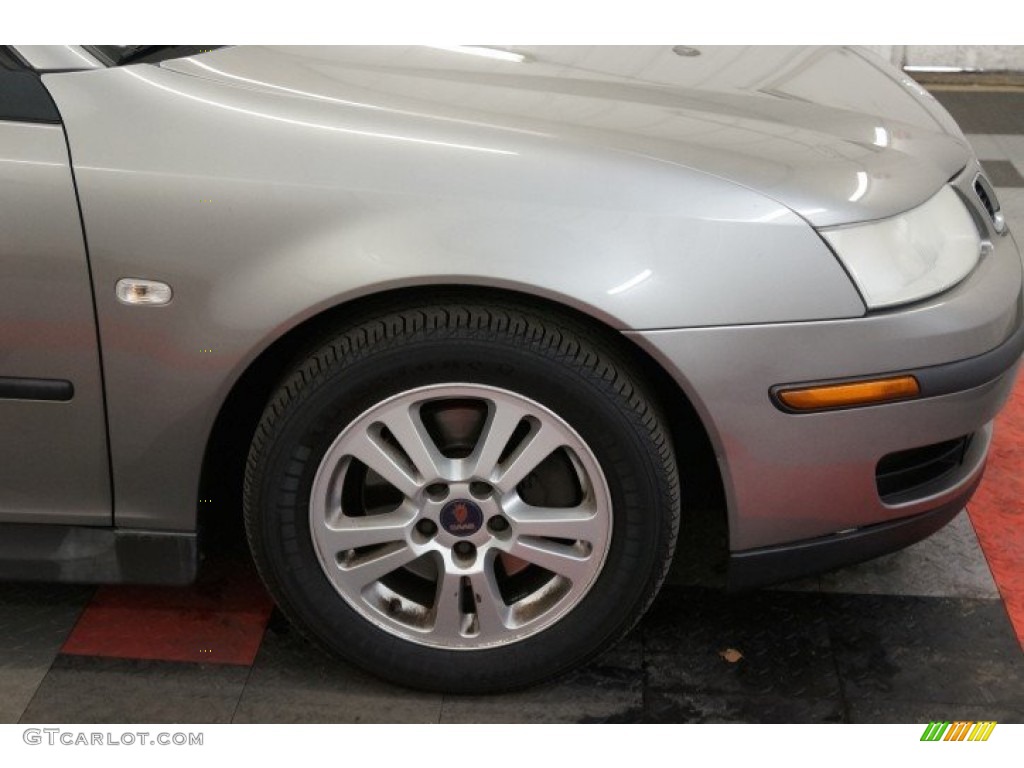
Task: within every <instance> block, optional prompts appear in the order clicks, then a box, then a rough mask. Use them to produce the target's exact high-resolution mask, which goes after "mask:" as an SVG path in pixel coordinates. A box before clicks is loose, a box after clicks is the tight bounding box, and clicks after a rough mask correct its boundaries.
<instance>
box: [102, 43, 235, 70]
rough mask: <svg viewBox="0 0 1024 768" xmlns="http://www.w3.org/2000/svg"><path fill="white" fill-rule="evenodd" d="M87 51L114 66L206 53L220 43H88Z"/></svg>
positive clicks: (217, 46)
mask: <svg viewBox="0 0 1024 768" xmlns="http://www.w3.org/2000/svg"><path fill="white" fill-rule="evenodd" d="M83 47H84V48H85V49H86V50H87V51H89V52H90V53H92V54H93V55H94V56H97V57H98V58H99V59H100V60H101V61H103V62H105V63H106V64H108V65H109V66H112V67H120V66H121V65H123V64H136V63H139V62H148V63H154V62H158V61H164V60H165V59H177V58H181V57H182V56H194V55H195V54H197V53H205V52H206V51H212V50H214V49H216V48H222V47H223V46H220V45H86V46H83Z"/></svg>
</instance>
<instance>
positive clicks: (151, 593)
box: [0, 88, 1024, 723]
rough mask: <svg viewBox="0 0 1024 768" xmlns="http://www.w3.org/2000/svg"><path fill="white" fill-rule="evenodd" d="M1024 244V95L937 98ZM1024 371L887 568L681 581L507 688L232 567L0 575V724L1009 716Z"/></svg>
mask: <svg viewBox="0 0 1024 768" xmlns="http://www.w3.org/2000/svg"><path fill="white" fill-rule="evenodd" d="M936 95H937V96H938V97H939V98H940V100H942V101H943V103H945V104H946V105H947V106H948V107H949V108H950V110H951V111H952V112H953V113H954V116H955V117H956V118H957V119H958V120H959V121H960V123H961V125H962V126H963V127H964V129H965V131H966V132H967V133H968V134H969V138H970V139H971V141H972V142H973V143H974V145H975V148H976V149H977V151H978V153H979V156H980V157H981V158H982V160H983V162H984V163H985V166H986V168H987V169H988V171H989V174H990V176H991V178H992V180H993V182H994V183H995V185H996V187H997V189H998V194H999V197H1000V199H1001V201H1002V205H1003V209H1004V210H1005V211H1006V212H1007V214H1008V218H1009V219H1010V221H1011V225H1012V226H1013V227H1014V229H1015V231H1016V232H1024V178H1022V174H1024V90H1001V91H980V92H979V91H975V90H970V89H962V88H950V89H946V90H938V91H937V92H936ZM1022 469H1024V380H1022V381H1021V383H1020V384H1019V385H1018V387H1017V390H1016V393H1015V395H1014V397H1013V399H1012V401H1011V403H1010V405H1009V406H1008V408H1007V410H1006V411H1005V412H1004V413H1003V414H1002V416H1001V417H1000V420H999V423H998V426H997V432H996V438H995V444H994V448H993V453H992V457H991V459H990V464H989V469H988V471H987V474H986V477H985V480H984V482H983V484H982V487H981V490H980V491H979V492H978V494H977V496H976V497H975V499H974V500H973V501H972V503H971V505H970V509H969V512H968V514H962V515H961V516H960V517H958V518H957V519H956V520H955V521H954V522H953V523H952V524H951V525H950V526H948V527H947V528H945V529H944V530H943V531H941V532H940V533H938V534H936V535H935V536H934V537H932V538H931V539H929V540H927V541H925V542H922V543H921V544H918V545H916V546H914V547H911V548H910V549H907V550H905V551H903V552H900V553H897V554H895V555H890V556H888V557H885V558H882V559H879V560H876V561H874V562H872V563H868V564H865V565H861V566H858V567H854V568H848V569H845V570H842V571H839V572H835V573H831V574H828V575H825V576H822V577H820V578H814V579H808V580H805V581H802V582H799V583H796V584H789V585H785V586H784V587H781V588H777V589H773V590H763V591H759V592H751V593H747V594H740V595H726V594H723V593H721V592H718V591H715V590H711V589H706V588H702V587H699V586H694V585H693V583H692V581H691V580H690V579H689V578H688V576H687V569H686V568H685V567H682V565H681V567H679V568H676V569H675V570H674V571H673V574H672V575H671V576H670V580H669V584H668V585H667V586H666V587H665V589H664V590H663V591H662V594H661V596H660V597H659V598H658V600H657V602H656V603H655V605H654V607H653V609H652V610H651V612H650V614H649V615H648V616H647V617H646V618H645V619H644V621H643V622H642V623H641V625H640V626H639V628H638V629H636V630H635V631H634V632H633V633H632V634H631V635H630V636H629V637H628V638H627V639H626V640H625V641H624V642H623V643H621V644H620V645H619V646H618V647H616V648H615V649H613V650H612V651H610V652H609V653H607V654H606V655H604V656H603V657H601V658H600V659H598V660H597V661H596V662H594V663H592V664H591V665H590V666H588V667H587V668H586V669H583V670H582V671H579V672H577V673H575V674H572V675H570V676H569V677H567V678H564V679H562V680H560V681H558V682H556V683H554V684H551V685H549V686H546V687H542V688H537V689H533V690H529V691H525V692H522V693H516V694H509V695H505V696H495V697H482V698H467V697H453V696H440V695H430V694H424V693H416V692H410V691H407V690H404V689H401V688H396V687H393V686H389V685H386V684H383V683H380V682H378V681H376V680H375V679H373V678H371V677H368V676H366V675H364V674H362V673H361V672H358V671H356V670H354V669H352V668H351V667H349V666H347V665H345V664H342V663H341V662H337V661H335V660H333V659H332V658H330V657H328V656H327V655H325V654H323V653H321V652H320V651H319V650H317V649H316V648H314V647H312V646H311V645H309V644H308V643H307V642H305V641H304V640H303V639H302V638H301V637H299V636H297V634H296V632H295V631H294V630H292V629H290V628H289V626H288V625H287V623H286V622H285V621H284V620H283V619H281V618H280V616H278V615H277V614H276V613H275V612H274V611H273V610H272V607H271V604H270V602H269V600H268V599H267V597H266V595H265V593H264V592H263V590H262V588H261V587H260V585H259V583H258V581H257V580H256V579H255V577H254V575H253V572H252V569H251V566H250V565H249V564H248V562H247V560H246V559H245V558H244V557H243V556H238V555H220V556H217V557H214V558H212V559H211V560H209V561H207V563H206V564H205V565H204V570H203V574H202V577H201V579H200V582H199V583H198V584H197V585H196V586H194V587H192V588H188V589H171V588H142V587H103V588H99V589H97V588H93V587H76V586H66V585H53V584H0V722H19V721H20V722H23V723H62V722H64V723H67V722H75V723H87V722H107V723H133V722H140V723H149V722H153V723H156V722H230V721H234V722H357V721H362V722H438V721H440V722H465V721H472V722H485V721H517V722H522V721H525V722H551V721H560V722H564V721H587V722H624V721H627V722H636V721H655V722H846V721H851V722H918V723H927V722H929V721H931V720H950V721H953V720H997V721H1000V722H1006V721H1010V722H1018V723H1019V722H1024V654H1022V646H1024V472H1022Z"/></svg>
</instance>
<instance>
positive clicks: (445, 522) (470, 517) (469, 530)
mask: <svg viewBox="0 0 1024 768" xmlns="http://www.w3.org/2000/svg"><path fill="white" fill-rule="evenodd" d="M483 524H484V513H483V512H482V511H481V509H480V507H478V506H477V505H476V504H474V503H473V502H472V501H469V500H468V499H455V500H454V501H449V502H448V503H447V504H445V505H444V507H442V508H441V527H442V528H444V529H445V530H446V531H448V533H450V534H451V535H452V536H472V535H473V534H474V533H476V532H477V531H479V530H480V526H482V525H483Z"/></svg>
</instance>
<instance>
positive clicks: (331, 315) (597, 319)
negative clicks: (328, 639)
mask: <svg viewBox="0 0 1024 768" xmlns="http://www.w3.org/2000/svg"><path fill="white" fill-rule="evenodd" d="M440 292H443V293H445V294H446V295H451V296H453V297H454V298H462V297H464V298H466V299H472V300H474V301H481V300H483V301H486V300H488V299H491V300H496V299H502V300H505V301H513V302H516V303H519V304H523V305H526V306H529V307H534V308H543V309H545V310H547V311H549V312H553V313H556V314H561V315H563V316H565V317H571V318H573V319H575V320H576V321H577V322H582V323H584V324H586V325H588V326H590V327H591V328H592V329H594V330H595V331H596V332H597V333H599V334H601V335H602V336H603V337H604V338H606V339H607V340H609V341H610V342H611V343H613V344H615V346H616V347H617V348H618V350H619V351H620V353H621V354H623V355H624V356H625V357H626V358H627V360H628V362H629V363H630V364H631V365H632V366H633V367H634V368H635V369H636V370H637V371H638V373H639V374H640V375H641V376H642V377H643V379H644V381H645V383H646V385H647V386H648V388H649V389H650V390H651V393H652V395H653V396H654V398H655V399H656V401H657V402H658V403H659V405H660V406H661V407H662V408H663V409H664V411H665V414H666V417H667V419H668V422H669V425H670V430H671V434H672V439H673V443H674V445H675V449H676V460H677V465H678V469H679V475H680V482H681V486H682V503H683V509H684V519H683V523H682V526H681V532H686V531H689V530H691V526H696V527H697V529H698V530H699V531H701V533H702V535H703V540H704V542H705V543H707V541H708V536H709V534H710V535H711V537H712V538H711V541H713V545H712V546H711V547H702V559H703V556H704V555H710V559H709V560H708V562H709V563H713V566H712V570H716V571H717V569H718V567H719V564H720V563H721V562H724V558H725V556H726V554H727V550H728V543H727V542H728V535H727V525H728V523H727V515H726V507H725V494H724V491H723V486H722V478H721V474H720V471H719V468H718V463H717V460H716V457H715V450H714V447H713V444H712V441H711V437H710V434H709V431H708V428H707V427H706V425H705V424H704V422H703V420H702V419H701V417H700V415H699V414H698V412H697V409H696V408H695V407H694V405H693V403H692V402H691V399H690V397H689V396H688V395H687V393H686V392H685V391H684V389H683V387H682V386H680V384H679V383H678V382H677V381H676V380H675V379H674V378H673V377H672V376H671V374H669V373H668V371H667V370H666V369H665V368H664V367H663V366H662V364H661V363H659V362H658V361H657V360H656V359H655V358H654V357H653V356H652V355H651V354H650V353H649V352H648V351H647V350H645V349H643V348H642V347H641V346H640V345H638V344H636V343H635V342H634V341H633V340H632V339H630V338H628V337H627V336H625V335H623V334H621V333H620V332H618V331H617V330H616V329H615V328H614V327H613V326H612V325H611V322H610V318H608V317H605V316H601V315H599V314H598V313H596V312H594V313H588V312H584V311H582V310H581V309H578V308H575V307H570V306H567V305H566V304H563V303H560V302H558V301H555V300H552V299H549V298H545V297H540V296H537V295H534V294H530V293H525V292H522V291H517V290H509V289H506V288H493V287H481V286H477V285H472V286H469V285H458V284H435V285H421V286H414V287H407V288H396V289H389V290H382V291H379V292H375V293H372V294H368V295H364V296H360V297H358V298H355V299H351V300H349V301H345V302H342V303H339V304H336V305H333V306H330V307H327V308H325V309H322V310H321V311H319V312H317V313H316V314H313V315H311V316H310V317H307V318H305V319H303V320H302V321H300V322H299V323H297V324H296V325H295V326H293V327H291V328H289V329H288V330H286V331H285V332H284V333H282V334H281V335H279V336H278V337H277V338H276V339H274V340H273V341H272V342H271V343H270V344H268V345H267V346H266V347H264V348H263V349H262V350H261V351H260V352H259V353H258V354H257V355H256V357H255V358H253V359H252V360H251V361H250V362H249V364H248V365H247V366H246V367H245V368H244V370H242V372H241V373H240V374H239V375H238V376H237V377H236V378H235V380H234V382H233V383H232V385H231V387H230V389H229V390H228V392H227V395H226V396H225V397H224V399H223V401H222V402H221V404H220V407H219V409H218V412H217V416H216V418H215V419H214V422H213V425H212V427H211V429H210V433H209V435H208V437H207V440H206V444H205V450H204V455H203V461H202V469H201V473H200V480H199V492H198V498H197V510H198V512H197V516H198V517H197V524H198V530H199V532H200V536H201V542H202V544H203V545H204V546H221V545H227V546H230V545H232V544H234V543H236V542H239V541H241V540H243V538H244V537H243V536H242V514H241V489H242V480H243V477H244V472H245V464H246V457H247V455H248V451H249V445H250V443H251V442H252V436H253V433H254V431H255V429H256V425H257V424H258V422H259V419H260V416H261V414H262V412H263V409H264V407H265V406H266V403H267V401H268V399H269V398H270V395H271V393H272V392H273V391H274V389H275V387H276V386H278V384H279V383H280V380H281V379H282V378H283V376H284V375H285V374H286V373H287V371H288V370H289V369H290V368H291V367H292V366H293V365H295V364H296V363H297V362H298V361H299V360H300V359H302V358H303V357H304V356H305V355H307V354H309V353H310V352H311V351H312V350H313V349H314V348H315V347H316V346H317V345H318V344H319V343H321V342H322V341H324V340H326V338H327V337H328V335H329V334H330V333H331V332H332V331H333V330H334V329H335V328H337V327H338V326H339V325H340V324H342V323H345V322H346V321H349V320H352V319H355V318H358V317H360V316H363V315H365V314H366V313H367V312H370V311H373V310H375V309H381V308H386V307H395V306H401V305H403V304H408V303H409V302H411V301H416V300H418V299H425V298H432V297H435V296H436V295H437V294H438V293H440ZM204 499H205V500H215V502H216V503H209V501H207V502H201V501H200V500H204ZM226 510H230V512H229V513H227V514H225V511H226ZM681 543H682V542H681Z"/></svg>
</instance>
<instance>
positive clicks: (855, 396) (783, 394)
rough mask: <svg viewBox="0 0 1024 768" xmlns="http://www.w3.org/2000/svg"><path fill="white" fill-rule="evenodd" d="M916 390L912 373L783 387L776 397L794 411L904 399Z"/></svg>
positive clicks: (915, 394)
mask: <svg viewBox="0 0 1024 768" xmlns="http://www.w3.org/2000/svg"><path fill="white" fill-rule="evenodd" d="M919 394H921V387H920V386H919V385H918V383H917V379H915V378H914V377H913V376H894V377H892V378H889V379H872V380H870V381H857V382H853V383H851V384H827V385H825V386H822V387H804V388H801V389H785V390H782V391H780V392H779V393H778V398H779V400H780V401H782V403H783V404H784V405H786V407H788V408H791V409H793V410H794V411H817V410H823V409H825V408H846V407H849V406H851V405H870V404H873V403H885V402H889V401H891V400H905V399H906V398H908V397H917V396H918V395H919Z"/></svg>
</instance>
